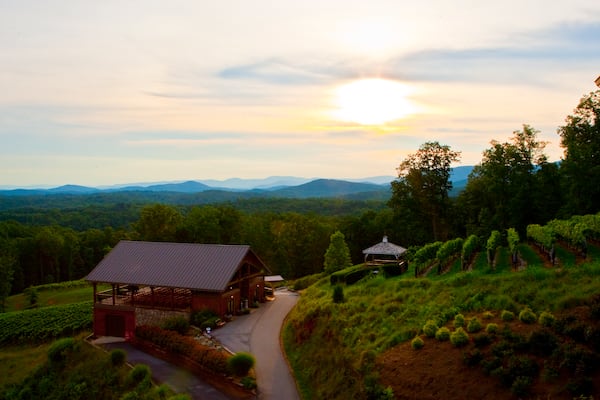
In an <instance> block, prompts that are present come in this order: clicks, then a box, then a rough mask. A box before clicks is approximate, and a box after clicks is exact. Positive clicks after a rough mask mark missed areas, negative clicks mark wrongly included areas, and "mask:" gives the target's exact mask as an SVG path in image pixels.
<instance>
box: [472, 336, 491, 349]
mask: <svg viewBox="0 0 600 400" xmlns="http://www.w3.org/2000/svg"><path fill="white" fill-rule="evenodd" d="M473 343H475V347H485V346H487V345H488V344H490V343H492V338H490V336H489V335H487V334H485V333H481V334H479V335H475V336H473Z"/></svg>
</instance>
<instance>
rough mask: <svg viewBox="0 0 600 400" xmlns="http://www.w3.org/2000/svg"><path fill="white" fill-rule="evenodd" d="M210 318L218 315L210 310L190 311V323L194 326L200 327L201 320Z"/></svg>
mask: <svg viewBox="0 0 600 400" xmlns="http://www.w3.org/2000/svg"><path fill="white" fill-rule="evenodd" d="M211 318H218V315H217V314H216V313H215V312H214V311H212V310H208V309H205V310H199V311H195V312H194V313H192V315H191V317H190V323H191V324H192V325H194V326H197V327H201V326H202V323H203V322H205V321H207V320H209V319H211Z"/></svg>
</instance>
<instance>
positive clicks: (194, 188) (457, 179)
mask: <svg viewBox="0 0 600 400" xmlns="http://www.w3.org/2000/svg"><path fill="white" fill-rule="evenodd" d="M472 169H473V167H472V166H462V167H456V168H454V169H453V170H452V174H451V178H450V180H451V181H452V182H453V183H455V188H454V189H455V190H460V189H461V188H462V187H464V185H465V184H466V179H467V177H468V175H469V173H470V172H471V170H472ZM394 179H396V177H394V176H375V177H370V178H363V179H323V178H312V179H310V178H301V177H293V176H271V177H268V178H264V179H241V178H231V179H227V180H222V181H219V180H210V179H209V180H188V181H183V182H176V181H174V182H160V183H149V184H129V185H128V184H125V185H114V186H104V187H88V186H80V185H63V186H59V187H55V188H49V189H46V188H39V189H23V188H18V189H4V190H0V194H2V195H6V196H26V195H53V194H68V195H86V194H97V193H114V192H170V193H187V194H192V193H202V192H211V191H216V192H218V191H222V192H238V193H244V192H247V193H248V194H252V195H259V194H263V195H269V196H273V197H297V198H308V197H343V196H356V195H358V194H361V193H373V194H375V197H381V196H386V195H389V193H390V182H392V181H393V180H394ZM367 197H369V196H367Z"/></svg>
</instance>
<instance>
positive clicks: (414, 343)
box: [410, 336, 425, 350]
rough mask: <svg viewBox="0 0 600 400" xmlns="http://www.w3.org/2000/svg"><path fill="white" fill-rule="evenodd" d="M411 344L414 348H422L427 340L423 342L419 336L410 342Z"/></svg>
mask: <svg viewBox="0 0 600 400" xmlns="http://www.w3.org/2000/svg"><path fill="white" fill-rule="evenodd" d="M410 345H411V347H412V348H413V349H414V350H420V349H422V348H423V346H424V345H425V342H423V339H421V337H420V336H417V337H415V338H414V339H413V340H412V341H411V342H410Z"/></svg>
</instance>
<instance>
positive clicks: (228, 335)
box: [213, 289, 300, 400]
mask: <svg viewBox="0 0 600 400" xmlns="http://www.w3.org/2000/svg"><path fill="white" fill-rule="evenodd" d="M297 301H298V294H296V293H294V292H290V291H288V290H286V289H280V290H277V291H276V292H275V300H274V301H270V302H267V303H263V304H261V305H260V307H259V308H258V309H256V310H253V311H252V313H251V314H249V315H244V316H240V317H236V318H235V319H234V320H233V321H231V322H230V323H228V324H226V325H225V326H223V327H222V328H219V329H217V330H215V331H214V332H213V335H214V336H215V337H216V338H217V339H218V340H219V341H220V342H221V343H222V344H223V346H225V347H227V348H228V349H229V350H231V351H233V352H238V351H247V352H250V353H252V355H254V357H255V358H256V366H255V368H254V369H255V372H256V380H257V384H258V398H259V399H260V400H275V399H278V400H279V399H285V400H299V399H300V396H299V395H298V391H297V389H296V382H295V381H294V379H293V378H292V375H291V373H290V370H289V367H288V364H287V362H286V360H285V358H284V356H283V353H282V351H281V345H280V341H279V337H280V331H281V325H282V323H283V320H284V319H285V317H286V315H287V314H288V313H289V312H290V310H291V309H292V308H293V307H294V305H296V302H297Z"/></svg>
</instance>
